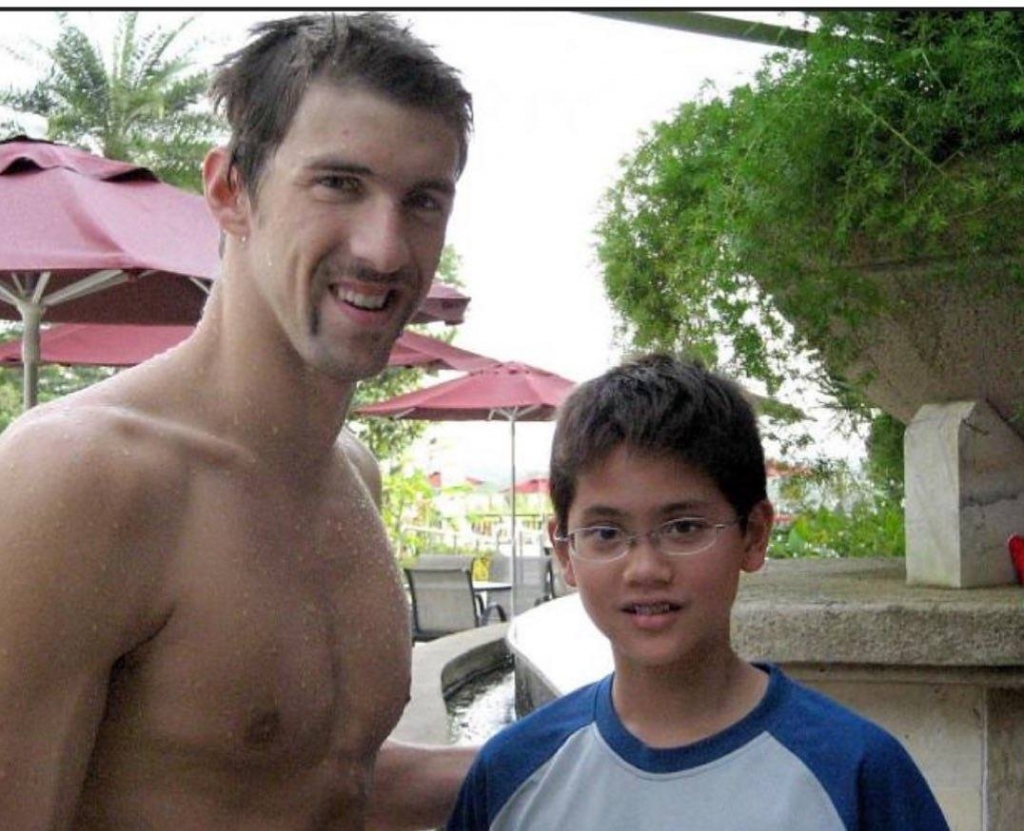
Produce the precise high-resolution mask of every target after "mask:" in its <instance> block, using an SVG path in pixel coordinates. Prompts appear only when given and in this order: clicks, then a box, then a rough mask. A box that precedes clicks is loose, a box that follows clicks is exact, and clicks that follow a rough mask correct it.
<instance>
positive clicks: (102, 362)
mask: <svg viewBox="0 0 1024 831" xmlns="http://www.w3.org/2000/svg"><path fill="white" fill-rule="evenodd" d="M193 331H195V328H194V327H193V326H174V325H169V326H141V325H140V326H136V325H134V324H120V323H58V324H56V325H54V326H50V327H49V328H47V329H44V330H42V332H41V333H40V337H39V363H40V364H63V365H65V366H117V367H125V366H135V365H136V364H140V363H142V362H143V361H145V360H148V359H149V358H152V357H153V356H154V355H159V354H160V353H161V352H165V351H166V350H168V349H170V348H171V347H172V346H176V345H177V344H179V343H180V342H181V341H183V340H184V339H185V338H187V337H188V336H189V335H190V334H192V332H193ZM21 362H22V344H21V341H11V342H9V343H5V344H2V345H0V364H3V365H5V366H19V365H20V364H21ZM492 363H495V361H494V360H492V359H491V358H485V357H484V356H483V355H477V354H476V353H475V352H470V351H468V350H466V349H459V348H458V347H456V346H452V345H451V344H448V343H445V342H444V341H442V340H438V339H437V338H431V337H428V336H426V335H420V334H417V333H415V332H403V333H402V335H401V336H400V337H399V338H398V340H397V341H396V342H395V345H394V347H393V348H392V350H391V356H390V358H389V359H388V365H389V366H401V367H411V366H421V367H425V368H430V369H454V370H467V369H473V368H477V367H481V366H485V365H487V364H492Z"/></svg>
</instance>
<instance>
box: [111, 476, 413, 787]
mask: <svg viewBox="0 0 1024 831" xmlns="http://www.w3.org/2000/svg"><path fill="white" fill-rule="evenodd" d="M243 496H246V494H243ZM247 496H248V497H249V498H238V497H232V498H231V499H210V500H209V502H208V504H205V505H203V506H201V507H202V508H203V509H202V510H197V511H194V512H191V521H190V523H189V524H188V527H187V528H185V529H184V530H183V533H182V535H181V538H180V542H179V550H178V551H177V552H176V554H175V558H174V559H175V563H176V565H175V568H174V569H173V570H172V572H171V573H170V574H169V575H168V577H169V579H170V580H171V581H172V583H173V595H174V597H175V603H174V610H173V613H172V614H171V616H170V618H169V620H168V622H167V625H166V626H165V627H164V628H163V629H162V630H161V632H160V633H159V634H158V635H157V636H156V637H155V638H154V639H153V640H152V642H151V643H148V644H144V645H142V646H141V647H140V648H139V649H137V650H136V651H135V652H134V653H133V654H132V655H130V656H128V658H127V659H126V660H125V661H124V662H123V663H122V666H120V667H118V669H117V672H116V674H115V676H114V681H115V683H114V687H113V689H112V695H111V705H112V709H111V716H112V717H113V719H114V721H115V723H117V724H118V725H119V727H120V728H121V729H125V730H127V732H128V733H129V734H135V739H136V740H142V741H152V742H154V743H166V744H167V745H168V746H171V747H176V748H177V749H179V750H182V751H184V752H185V753H186V754H190V753H196V754H202V755H205V756H207V757H211V758H216V759H219V760H220V761H221V762H224V763H228V764H240V765H243V766H250V765H253V766H255V767H257V768H258V767H264V768H266V769H268V770H269V769H275V768H290V769H296V768H297V769H301V768H303V767H306V766H316V765H319V764H323V763H324V762H327V761H331V760H333V761H335V762H336V763H339V764H347V763H349V762H351V761H353V760H355V759H358V758H361V757H364V756H365V755H366V754H367V753H370V752H373V751H375V750H376V748H377V746H378V745H379V743H380V742H381V741H382V740H383V739H384V738H385V737H386V735H387V734H388V733H389V732H390V730H391V728H392V727H393V725H394V723H395V722H396V721H397V719H398V717H399V715H400V714H401V710H402V707H403V706H404V704H405V700H406V695H407V692H408V681H409V655H410V643H409V627H408V617H407V611H406V605H405V600H404V594H403V592H402V590H401V587H400V584H399V582H398V578H397V573H396V569H395V567H394V564H393V561H392V556H391V553H390V550H389V547H388V544H387V540H386V538H385V535H384V532H383V529H382V528H381V525H380V522H379V519H378V518H377V515H376V512H375V510H374V508H373V506H372V505H371V504H369V503H368V501H366V502H364V501H362V500H353V499H352V498H351V494H349V495H347V497H346V498H345V499H343V500H340V501H338V502H337V503H335V504H336V505H337V507H331V506H330V505H324V504H314V505H312V506H310V505H303V504H301V503H300V502H298V501H295V500H288V499H273V498H267V499H264V498H260V497H258V495H254V494H252V493H249V494H247ZM119 705H121V706H123V710H120V709H119Z"/></svg>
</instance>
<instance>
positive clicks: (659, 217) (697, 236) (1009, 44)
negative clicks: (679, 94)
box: [598, 10, 1024, 406]
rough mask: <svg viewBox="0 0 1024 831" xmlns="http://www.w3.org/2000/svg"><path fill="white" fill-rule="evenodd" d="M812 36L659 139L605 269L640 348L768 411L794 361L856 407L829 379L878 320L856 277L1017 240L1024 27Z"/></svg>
mask: <svg viewBox="0 0 1024 831" xmlns="http://www.w3.org/2000/svg"><path fill="white" fill-rule="evenodd" d="M816 17H817V18H818V24H819V25H818V27H817V29H816V31H814V32H813V33H812V34H811V35H810V37H809V38H808V41H807V49H806V50H801V51H790V52H779V53H776V54H775V55H773V56H771V57H770V58H769V59H768V60H766V62H765V63H764V65H763V67H762V68H761V71H760V72H759V73H758V75H757V77H756V79H755V81H754V82H753V83H751V84H747V85H744V86H740V87H737V88H736V89H733V90H732V91H731V92H730V93H729V94H728V95H725V96H720V95H716V94H715V93H714V92H713V91H706V93H705V94H704V96H703V97H702V99H701V100H699V101H695V102H689V103H686V104H683V105H682V106H681V107H680V108H679V109H678V111H677V112H676V114H675V116H674V117H673V118H671V119H669V120H667V121H664V122H661V123H658V124H655V125H654V126H653V127H652V128H651V129H650V131H649V132H648V133H647V134H646V135H645V137H644V139H643V141H642V143H641V145H640V146H639V147H638V148H637V150H636V151H635V152H634V153H633V154H632V155H631V156H630V157H629V158H628V159H626V160H625V161H624V163H623V169H622V175H621V178H620V180H619V182H618V183H617V184H616V185H615V186H614V187H613V188H612V190H611V191H610V192H609V194H608V196H607V200H606V203H605V214H604V219H603V221H602V222H601V225H600V227H599V229H598V236H599V257H600V259H601V261H602V264H603V266H604V275H605V286H606V290H607V292H608V295H609V298H610V299H611V302H612V304H613V306H614V307H615V309H616V310H617V312H618V313H619V315H620V316H621V319H622V321H623V328H624V330H625V332H626V335H627V336H628V337H629V338H631V339H632V340H633V342H634V344H635V345H636V346H638V347H641V348H645V347H652V346H657V347H661V348H673V349H678V350H682V351H687V352H691V353H697V354H700V355H702V356H704V357H705V358H706V359H708V360H709V361H710V362H711V363H713V364H715V363H719V362H724V360H726V359H727V360H729V361H731V362H732V363H731V368H734V369H735V370H737V371H740V372H742V373H744V374H745V375H747V376H749V377H755V378H760V379H762V380H764V381H765V383H766V385H767V386H768V390H769V393H772V392H773V390H774V389H776V388H777V387H778V386H779V385H781V383H782V382H783V381H784V380H786V379H787V378H795V377H796V376H797V375H799V374H801V373H805V372H806V369H804V368H803V367H804V366H806V364H801V363H797V362H794V361H793V360H792V356H793V355H794V354H795V353H802V354H803V355H804V356H805V357H807V358H808V359H810V360H812V361H814V362H815V366H816V367H817V370H816V372H817V376H818V380H820V381H822V382H823V383H824V384H825V386H826V388H827V389H829V390H830V391H832V392H835V393H837V394H838V400H839V401H840V403H841V404H844V405H854V406H863V401H859V402H858V400H857V399H858V390H859V388H860V380H861V379H857V378H847V379H846V381H845V382H842V381H839V380H838V377H837V376H838V373H839V371H840V369H841V368H842V367H844V366H846V365H847V363H848V359H849V358H850V357H852V354H851V350H855V349H856V348H857V344H856V335H857V333H858V331H859V330H860V329H861V327H862V325H863V324H864V323H865V321H867V320H870V319H871V318H872V317H873V316H876V315H878V314H879V313H880V312H881V311H884V308H885V303H886V300H885V298H884V297H883V295H882V294H881V292H880V291H879V290H878V289H877V285H876V284H874V283H872V282H871V281H870V280H869V279H867V278H866V277H864V276H863V274H862V273H861V272H860V271H859V270H857V269H856V268H855V266H857V265H859V264H861V263H864V262H872V263H874V262H880V261H881V262H886V261H897V262H899V261H903V260H906V259H913V260H915V261H920V260H922V259H925V260H927V259H928V258H938V257H941V256H944V255H946V254H953V255H956V256H958V257H960V262H961V263H963V264H965V265H966V270H967V271H968V272H969V271H970V269H971V266H972V264H975V263H977V262H978V261H979V260H980V259H983V258H984V257H986V256H988V255H991V254H994V253H999V252H1002V251H1005V250H1007V249H1008V248H1009V249H1011V250H1012V249H1013V247H1014V246H1015V244H1016V243H1015V240H1017V239H1018V238H1019V227H1020V217H1021V215H1022V211H1021V207H1022V206H1024V184H1022V182H1024V176H1022V173H1024V142H1022V140H1021V139H1022V136H1024V19H1022V18H1021V16H1020V15H1019V14H1016V13H1014V12H1011V11H982V10H969V11H968V10H961V11H955V12H947V11H942V12H937V11H909V10H907V11H856V12H818V13H816ZM1022 275H1024V268H1021V267H1019V264H1016V265H1013V266H1012V267H1011V268H1010V269H1009V270H1008V271H1007V274H1006V279H1007V280H1016V281H1018V283H1021V285H1024V282H1022V281H1024V276H1022ZM965 276H968V277H969V274H967V275H965ZM843 332H847V333H850V337H844V336H843V335H842V333H843Z"/></svg>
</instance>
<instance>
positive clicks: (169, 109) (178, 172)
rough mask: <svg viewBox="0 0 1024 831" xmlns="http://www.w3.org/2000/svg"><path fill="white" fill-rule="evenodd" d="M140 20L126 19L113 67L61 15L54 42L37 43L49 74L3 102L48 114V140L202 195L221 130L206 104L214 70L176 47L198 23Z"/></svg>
mask: <svg viewBox="0 0 1024 831" xmlns="http://www.w3.org/2000/svg"><path fill="white" fill-rule="evenodd" d="M138 17H139V15H138V12H134V11H129V12H123V13H122V14H121V17H120V20H119V22H118V28H117V32H116V34H115V36H114V43H113V51H112V54H111V59H110V61H109V64H108V63H105V62H104V59H103V54H102V52H101V50H100V48H99V46H98V45H97V44H95V43H93V42H92V41H91V40H90V39H89V38H88V37H87V36H86V34H85V33H84V32H83V31H82V30H81V29H80V28H78V26H76V25H74V24H73V23H72V22H71V21H70V20H69V19H68V16H67V14H66V13H59V14H58V21H59V25H60V33H59V35H58V37H57V40H56V42H55V43H54V44H53V45H52V46H43V45H40V44H38V43H33V44H32V46H33V47H34V49H35V51H36V52H37V53H38V55H37V56H38V57H41V58H43V59H44V61H45V62H46V69H45V70H44V75H43V76H42V77H41V78H40V79H39V80H38V81H36V83H35V84H34V85H33V86H32V87H30V88H29V89H27V90H16V89H12V88H8V89H7V90H3V91H0V104H2V105H6V106H8V107H11V108H13V109H15V110H19V111H22V112H29V113H35V114H37V115H40V116H43V117H45V118H46V119H47V120H48V128H47V137H48V138H50V139H53V140H55V141H63V142H66V143H68V144H73V145H75V146H77V147H82V148H84V149H87V150H91V151H93V152H95V153H99V154H100V155H103V156H105V157H107V158H111V159H120V160H123V161H130V162H134V163H137V164H141V165H144V166H146V167H148V168H149V169H151V170H152V171H153V172H154V173H156V174H157V176H159V177H160V178H161V179H163V180H164V181H166V182H170V183H171V184H174V185H178V186H179V187H184V188H187V189H189V190H193V191H198V190H200V175H199V164H200V162H201V160H202V157H203V155H204V154H205V152H206V151H207V150H208V149H209V147H210V146H211V145H212V144H214V143H216V141H217V138H218V134H219V133H220V132H221V131H222V129H223V127H222V124H221V122H220V121H219V120H218V119H217V118H216V116H215V115H214V114H213V113H212V112H211V110H210V109H209V107H207V106H204V101H203V98H204V95H205V91H206V87H207V82H208V74H209V73H208V71H207V70H194V69H193V65H192V52H193V51H194V44H192V45H189V46H186V47H185V48H184V49H183V50H178V51H177V52H175V50H174V48H173V47H175V46H177V45H178V44H179V36H180V35H181V33H182V32H183V31H184V30H185V28H186V27H187V26H189V24H190V23H191V22H192V20H193V18H188V19H187V20H185V21H184V22H182V23H180V24H179V25H177V26H175V27H173V28H170V29H164V28H157V29H154V30H152V31H150V32H148V33H142V32H140V31H139V28H138V26H137V23H138ZM6 51H8V52H9V53H10V54H12V55H14V57H16V58H18V59H19V60H21V61H23V62H26V63H31V62H33V61H32V60H31V59H30V58H29V57H27V56H26V55H24V54H20V53H18V52H16V51H15V50H13V49H10V48H7V49H6Z"/></svg>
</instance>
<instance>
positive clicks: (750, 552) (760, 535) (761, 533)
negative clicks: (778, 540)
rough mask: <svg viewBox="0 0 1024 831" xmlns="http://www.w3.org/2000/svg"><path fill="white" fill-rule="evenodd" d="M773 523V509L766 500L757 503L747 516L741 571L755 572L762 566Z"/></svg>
mask: <svg viewBox="0 0 1024 831" xmlns="http://www.w3.org/2000/svg"><path fill="white" fill-rule="evenodd" d="M774 523H775V508H773V507H772V503H771V502H769V501H768V500H767V499H762V500H761V501H760V502H758V503H757V504H756V505H755V506H754V507H753V508H752V509H751V511H750V513H749V514H748V515H747V531H746V534H745V535H744V538H743V562H742V563H741V564H740V568H742V569H743V571H757V570H758V569H759V568H761V566H763V565H764V560H765V557H766V556H767V554H768V543H769V541H770V540H771V536H772V525H773V524H774Z"/></svg>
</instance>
